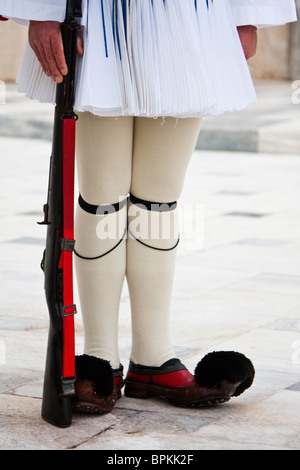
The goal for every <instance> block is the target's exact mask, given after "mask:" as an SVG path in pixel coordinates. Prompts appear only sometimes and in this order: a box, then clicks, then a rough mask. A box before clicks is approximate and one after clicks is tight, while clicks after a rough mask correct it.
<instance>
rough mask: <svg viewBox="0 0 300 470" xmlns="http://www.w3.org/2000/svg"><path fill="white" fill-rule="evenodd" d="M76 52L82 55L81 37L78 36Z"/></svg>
mask: <svg viewBox="0 0 300 470" xmlns="http://www.w3.org/2000/svg"><path fill="white" fill-rule="evenodd" d="M77 54H78V55H81V56H82V55H83V39H82V38H81V37H80V36H78V38H77Z"/></svg>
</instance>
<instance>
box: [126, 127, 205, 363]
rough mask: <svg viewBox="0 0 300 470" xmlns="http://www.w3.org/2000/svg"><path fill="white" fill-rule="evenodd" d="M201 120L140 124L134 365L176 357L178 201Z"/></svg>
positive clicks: (131, 271)
mask: <svg viewBox="0 0 300 470" xmlns="http://www.w3.org/2000/svg"><path fill="white" fill-rule="evenodd" d="M200 122H201V120H199V119H180V120H177V119H174V118H167V119H166V120H165V121H164V122H163V123H162V121H161V120H160V119H147V118H137V119H136V120H135V127H134V153H133V175H132V184H131V189H130V193H131V200H130V206H129V217H128V226H129V233H128V242H127V280H128V287H129V292H130V300H131V311H132V353H131V360H132V361H133V362H134V363H139V364H143V365H148V366H160V365H161V364H162V363H163V362H165V361H167V360H168V359H170V358H172V357H174V351H173V348H172V345H171V340H170V318H169V314H170V304H171V294H172V286H173V277H174V270H175V259H176V246H177V242H178V238H179V233H178V232H179V230H178V223H177V213H176V212H177V211H176V201H177V200H178V198H179V196H180V194H181V191H182V186H183V182H184V177H185V173H186V168H187V166H188V163H189V161H190V158H191V155H192V153H193V150H194V147H195V144H196V140H197V137H198V134H199V130H200Z"/></svg>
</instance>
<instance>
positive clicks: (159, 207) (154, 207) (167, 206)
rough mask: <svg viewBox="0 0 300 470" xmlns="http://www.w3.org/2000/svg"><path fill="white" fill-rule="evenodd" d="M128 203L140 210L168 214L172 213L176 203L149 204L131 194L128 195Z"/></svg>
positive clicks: (149, 202)
mask: <svg viewBox="0 0 300 470" xmlns="http://www.w3.org/2000/svg"><path fill="white" fill-rule="evenodd" d="M129 199H130V201H131V202H132V203H133V204H134V205H135V206H137V207H139V208H141V209H146V210H147V211H155V212H169V211H173V210H175V209H176V207H177V202H176V201H174V202H151V201H145V200H144V199H140V198H138V197H136V196H134V195H133V194H130V195H129Z"/></svg>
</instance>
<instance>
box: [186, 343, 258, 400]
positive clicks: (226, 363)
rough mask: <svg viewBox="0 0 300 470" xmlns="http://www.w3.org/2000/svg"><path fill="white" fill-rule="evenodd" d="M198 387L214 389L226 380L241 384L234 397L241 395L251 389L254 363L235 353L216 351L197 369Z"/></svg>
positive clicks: (208, 355)
mask: <svg viewBox="0 0 300 470" xmlns="http://www.w3.org/2000/svg"><path fill="white" fill-rule="evenodd" d="M194 375H195V380H196V382H197V383H198V385H202V386H204V387H213V386H217V385H219V384H220V382H221V381H222V380H226V381H227V382H228V383H230V384H234V383H239V385H238V386H237V388H236V390H235V392H234V394H233V396H234V397H237V396H239V395H241V394H242V393H243V392H244V391H245V390H246V389H247V388H249V387H251V385H252V383H253V380H254V376H255V370H254V367H253V364H252V362H251V361H250V360H249V359H248V358H247V357H246V356H244V355H243V354H241V353H239V352H235V351H214V352H211V353H208V354H207V355H206V356H205V357H204V358H203V359H202V360H201V361H200V362H199V363H198V364H197V366H196V368H195V373H194Z"/></svg>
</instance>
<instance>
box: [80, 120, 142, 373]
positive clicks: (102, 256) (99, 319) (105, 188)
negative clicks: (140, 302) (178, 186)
mask: <svg viewBox="0 0 300 470" xmlns="http://www.w3.org/2000/svg"><path fill="white" fill-rule="evenodd" d="M132 122H133V120H132V119H131V118H118V119H115V118H98V117H95V116H93V115H91V114H89V113H82V114H80V115H79V120H78V131H77V147H76V148H77V155H76V159H77V160H76V161H77V170H78V181H79V191H80V199H79V204H78V208H77V212H76V220H75V240H76V242H75V250H76V254H77V256H75V263H76V264H75V265H76V273H77V279H78V290H79V296H80V304H81V311H82V317H83V324H84V338H85V346H84V352H85V354H87V355H91V356H96V357H101V358H104V359H106V360H108V361H110V363H111V365H112V367H113V368H117V367H119V364H120V359H119V353H118V312H119V302H120V296H121V291H122V286H123V282H124V276H125V270H126V237H125V236H124V235H125V230H126V227H127V208H126V202H127V201H126V199H127V195H128V191H129V187H130V180H131V161H132Z"/></svg>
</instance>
